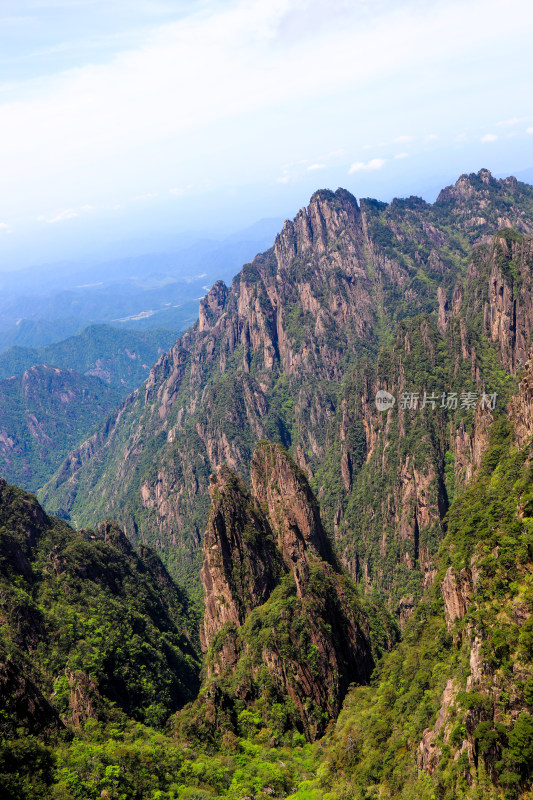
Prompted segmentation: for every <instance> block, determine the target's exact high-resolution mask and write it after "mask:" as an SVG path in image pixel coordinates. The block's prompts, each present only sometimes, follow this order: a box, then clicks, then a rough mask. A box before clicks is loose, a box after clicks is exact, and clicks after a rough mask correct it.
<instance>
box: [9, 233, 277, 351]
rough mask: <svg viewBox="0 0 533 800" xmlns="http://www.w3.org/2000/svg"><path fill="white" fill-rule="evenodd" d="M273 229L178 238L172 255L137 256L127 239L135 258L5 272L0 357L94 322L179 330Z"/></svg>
mask: <svg viewBox="0 0 533 800" xmlns="http://www.w3.org/2000/svg"><path fill="white" fill-rule="evenodd" d="M277 224H278V223H277V222H276V220H262V221H261V222H259V223H257V224H256V225H255V226H252V227H250V228H248V229H245V230H242V231H238V232H236V233H234V234H233V235H231V236H229V237H227V238H226V239H222V240H221V239H219V238H214V237H200V236H199V235H196V236H191V235H189V236H182V237H178V241H174V242H173V243H172V245H173V246H172V249H171V250H170V251H169V252H150V251H148V252H146V251H144V250H142V249H141V251H140V252H139V248H143V247H147V246H148V245H147V243H144V244H143V243H142V242H130V243H129V244H128V245H125V247H130V248H131V250H132V251H133V252H136V253H137V254H136V255H131V256H130V257H122V258H116V259H113V260H110V259H109V256H108V258H107V260H106V261H102V260H101V259H100V261H98V260H96V261H95V259H90V260H88V261H82V260H80V261H78V262H65V263H57V264H47V265H41V266H39V267H30V268H26V269H23V270H18V271H13V272H3V273H1V274H0V288H1V289H2V292H1V296H0V352H1V351H2V350H5V349H7V348H8V347H11V346H14V345H20V346H29V347H40V346H43V345H47V344H51V343H53V342H57V341H59V340H60V339H63V338H65V337H66V336H71V335H73V334H75V333H77V332H79V331H80V330H81V329H82V328H83V327H86V326H88V325H89V324H91V323H108V324H112V325H114V326H115V327H123V328H128V329H131V328H133V329H140V330H153V329H156V328H168V329H169V330H173V331H179V332H181V331H183V330H185V329H186V328H188V327H189V325H192V324H193V323H194V322H195V320H196V319H197V317H198V299H199V298H200V297H202V296H203V295H204V294H205V292H206V291H207V290H208V289H209V287H210V286H211V285H212V283H213V282H214V281H215V280H216V279H217V278H220V277H222V278H226V277H231V276H233V275H234V274H235V272H236V271H237V270H238V269H239V267H240V266H241V264H242V263H243V262H244V261H246V260H247V259H249V258H251V257H252V256H254V255H255V254H256V253H257V252H259V251H261V250H262V249H264V248H265V247H267V246H268V244H269V243H270V241H271V239H272V236H273V235H274V233H275V231H276V230H277ZM163 244H164V241H160V242H159V244H158V246H159V247H162V246H163ZM166 244H169V245H170V242H167V243H166ZM152 246H153V242H152ZM123 249H124V247H123V248H119V250H123Z"/></svg>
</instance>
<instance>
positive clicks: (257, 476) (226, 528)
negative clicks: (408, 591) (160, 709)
mask: <svg viewBox="0 0 533 800" xmlns="http://www.w3.org/2000/svg"><path fill="white" fill-rule="evenodd" d="M252 486H253V494H252V495H250V494H249V493H248V492H247V490H246V489H245V488H244V487H243V486H242V484H241V483H240V481H239V480H238V479H237V478H236V476H235V475H234V474H233V473H232V472H230V470H229V469H228V468H227V467H221V468H220V470H219V471H218V474H217V475H216V476H214V477H213V479H212V484H211V511H210V515H209V522H208V526H207V530H206V533H205V538H204V559H203V567H202V582H203V585H204V589H205V615H204V623H203V630H202V644H203V648H204V651H205V652H206V661H205V664H206V666H205V670H204V671H205V678H204V684H203V687H202V691H201V693H200V696H199V698H198V700H197V701H196V702H195V703H194V704H193V706H192V708H189V709H185V710H184V712H183V714H181V715H178V718H177V721H176V725H177V727H178V729H179V730H181V732H182V733H185V735H187V736H193V737H194V738H196V739H197V738H200V739H201V738H202V737H206V738H212V737H213V736H214V735H215V736H216V734H218V736H219V737H220V736H221V735H223V734H227V733H228V731H232V730H233V731H234V732H237V733H238V732H241V734H242V726H243V724H244V725H245V724H246V720H247V719H248V718H249V716H250V714H256V715H259V718H260V719H261V718H262V719H264V724H265V725H266V726H267V727H268V726H269V725H272V724H273V722H274V719H275V722H276V723H277V729H278V734H280V735H281V734H282V733H283V732H285V731H286V730H291V729H294V728H297V729H299V730H301V731H303V732H304V733H305V735H306V737H307V738H308V739H310V740H313V739H315V738H317V737H318V736H320V735H321V734H322V733H323V732H324V729H325V727H326V725H327V724H328V722H329V721H330V720H331V719H334V718H335V717H336V716H337V714H338V712H339V709H340V705H341V703H342V700H343V698H344V696H345V694H346V692H347V690H348V686H349V685H350V684H351V683H353V682H355V683H359V684H360V683H367V682H368V680H369V678H370V675H371V672H372V668H373V666H374V657H375V656H376V655H378V654H379V652H380V650H381V649H382V648H383V647H390V646H391V645H392V644H393V642H394V641H395V638H396V630H395V627H394V625H393V624H392V622H391V620H390V619H389V618H388V616H387V615H386V614H385V613H384V612H380V611H378V609H377V607H376V608H373V616H374V621H375V622H377V621H378V620H379V623H380V628H379V627H378V625H377V624H376V626H375V630H374V631H373V632H372V634H371V630H370V625H369V620H368V617H367V614H366V613H365V609H364V608H363V604H362V602H361V597H360V595H359V594H358V592H357V591H356V589H355V586H354V585H353V583H352V582H351V581H350V580H349V579H348V578H346V577H345V576H344V575H343V574H342V573H341V572H340V571H339V570H338V567H337V566H336V565H335V562H334V560H333V557H332V554H331V548H330V546H329V542H328V540H327V537H326V534H325V532H324V529H323V527H322V523H321V521H320V514H319V509H318V505H317V502H316V500H315V498H314V497H313V494H312V492H311V489H310V487H309V484H308V482H307V479H306V477H305V475H304V473H303V472H302V471H301V470H300V469H299V468H298V467H297V466H296V464H294V462H293V461H292V460H291V459H290V457H289V456H288V454H287V453H286V451H284V450H283V448H282V447H281V446H280V445H272V444H268V443H262V444H260V445H259V446H258V448H257V449H256V451H255V453H254V456H253V459H252ZM371 638H372V642H371ZM226 738H227V736H226Z"/></svg>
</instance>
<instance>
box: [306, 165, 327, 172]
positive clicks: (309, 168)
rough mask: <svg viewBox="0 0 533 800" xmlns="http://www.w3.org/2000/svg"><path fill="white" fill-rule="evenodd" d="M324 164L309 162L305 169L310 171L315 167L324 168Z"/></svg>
mask: <svg viewBox="0 0 533 800" xmlns="http://www.w3.org/2000/svg"><path fill="white" fill-rule="evenodd" d="M325 166H326V165H325V164H309V166H308V167H307V169H308V170H309V172H312V171H313V170H315V169H324V167H325Z"/></svg>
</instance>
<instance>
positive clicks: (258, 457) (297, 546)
mask: <svg viewBox="0 0 533 800" xmlns="http://www.w3.org/2000/svg"><path fill="white" fill-rule="evenodd" d="M251 479H252V487H253V493H254V496H255V498H256V499H257V501H258V502H259V504H260V505H261V507H262V508H263V509H265V510H266V512H267V514H268V518H269V521H270V525H271V527H272V530H273V531H274V533H275V535H276V537H277V544H278V547H279V549H280V550H281V553H282V555H283V559H284V561H285V563H286V564H287V566H289V567H290V568H291V569H292V570H293V571H294V573H295V578H296V583H297V586H298V587H299V588H300V581H301V578H302V577H303V576H302V575H300V570H301V568H302V567H303V565H306V564H308V562H309V557H310V556H313V555H314V556H315V557H317V556H318V557H320V558H323V559H324V561H331V559H332V555H331V547H330V545H329V541H328V538H327V536H326V533H325V531H324V528H323V526H322V522H321V519H320V511H319V508H318V503H317V502H316V499H315V497H314V495H313V493H312V491H311V488H310V486H309V483H308V481H307V478H306V476H305V473H304V472H303V471H302V470H301V469H300V468H299V467H298V466H297V465H296V464H295V463H294V462H293V460H292V459H291V457H290V456H289V454H288V453H287V452H286V451H285V450H284V449H283V448H282V447H281V446H280V445H278V444H270V443H268V442H260V443H259V445H258V447H257V449H256V451H255V453H254V456H253V458H252V463H251Z"/></svg>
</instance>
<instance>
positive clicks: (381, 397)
mask: <svg viewBox="0 0 533 800" xmlns="http://www.w3.org/2000/svg"><path fill="white" fill-rule="evenodd" d="M395 402H396V398H395V397H393V395H392V394H390V392H386V391H385V389H380V390H379V391H378V392H376V408H377V410H378V411H388V410H389V408H392V407H393V405H394V403H395Z"/></svg>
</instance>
